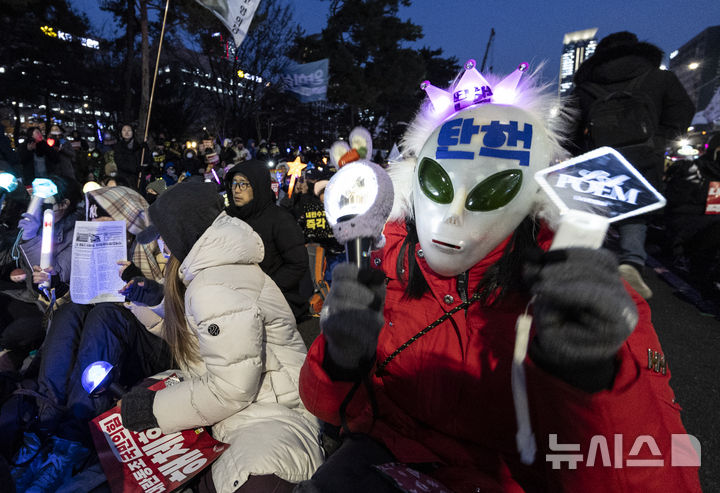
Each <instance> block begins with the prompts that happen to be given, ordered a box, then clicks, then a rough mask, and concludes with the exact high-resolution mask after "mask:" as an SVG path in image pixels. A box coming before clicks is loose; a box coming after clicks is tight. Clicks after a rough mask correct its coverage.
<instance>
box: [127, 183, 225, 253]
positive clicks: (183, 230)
mask: <svg viewBox="0 0 720 493" xmlns="http://www.w3.org/2000/svg"><path fill="white" fill-rule="evenodd" d="M222 210H223V200H222V198H221V197H220V195H218V193H217V191H216V187H215V185H213V184H211V183H181V184H179V185H176V186H174V187H172V188H169V189H168V190H167V191H166V192H165V193H163V194H162V195H160V196H159V197H158V198H157V200H155V202H153V203H152V205H151V206H150V207H149V209H148V212H149V215H150V222H151V226H150V227H149V228H147V229H146V230H145V231H143V232H142V233H141V234H140V235H138V240H139V241H140V242H142V243H147V242H150V241H152V240H154V239H156V238H157V237H158V236H161V237H162V239H163V241H164V242H165V244H167V246H168V248H169V249H170V252H171V253H172V254H173V256H174V257H175V258H177V259H178V260H179V261H180V262H181V263H182V262H183V260H185V257H187V254H188V253H190V250H191V249H192V247H193V245H195V242H196V241H197V240H198V239H199V238H200V237H201V236H202V235H203V233H205V230H207V229H208V228H209V227H210V225H211V224H212V223H213V221H215V219H216V218H217V217H218V216H219V215H220V213H221V212H222Z"/></svg>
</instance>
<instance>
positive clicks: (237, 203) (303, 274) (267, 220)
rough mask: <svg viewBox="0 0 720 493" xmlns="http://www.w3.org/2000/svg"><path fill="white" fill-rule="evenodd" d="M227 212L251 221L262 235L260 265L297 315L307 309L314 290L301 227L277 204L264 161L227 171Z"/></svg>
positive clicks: (247, 163)
mask: <svg viewBox="0 0 720 493" xmlns="http://www.w3.org/2000/svg"><path fill="white" fill-rule="evenodd" d="M225 191H226V192H227V197H228V201H229V204H230V205H229V206H228V208H227V213H228V214H229V215H230V216H232V217H237V218H239V219H242V220H243V221H245V222H246V223H248V224H249V225H250V226H251V227H252V228H253V229H254V230H255V232H256V233H257V234H258V235H260V238H262V241H263V245H264V247H265V257H264V258H263V259H262V261H261V262H260V268H261V269H262V270H263V272H265V273H266V274H267V275H269V276H270V278H272V280H273V281H274V282H275V284H277V286H278V287H279V288H280V291H282V293H283V295H284V296H285V299H286V300H287V302H288V304H289V305H290V308H292V311H293V313H294V314H295V318H296V319H297V320H300V319H302V318H303V317H304V316H306V314H307V313H308V307H309V304H308V299H309V298H310V296H311V294H312V282H311V280H310V267H309V260H308V254H307V250H306V248H305V238H304V236H303V232H302V229H300V226H299V225H298V224H297V222H295V219H294V218H293V217H292V215H291V214H290V213H289V212H287V211H286V210H285V209H283V208H282V207H280V206H277V205H275V193H274V192H273V190H272V187H271V185H270V173H269V172H268V169H267V166H266V165H265V163H263V162H261V161H257V160H251V161H246V162H244V163H241V164H238V165H237V166H235V167H233V168H231V169H230V170H229V171H228V172H227V174H226V175H225Z"/></svg>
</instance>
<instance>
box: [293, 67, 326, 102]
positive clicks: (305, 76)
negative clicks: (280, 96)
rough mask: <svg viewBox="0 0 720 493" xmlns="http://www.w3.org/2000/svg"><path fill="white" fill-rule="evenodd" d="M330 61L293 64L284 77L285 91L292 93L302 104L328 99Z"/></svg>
mask: <svg viewBox="0 0 720 493" xmlns="http://www.w3.org/2000/svg"><path fill="white" fill-rule="evenodd" d="M328 67H329V60H328V59H327V58H323V59H322V60H318V61H316V62H310V63H303V64H292V65H290V66H289V67H288V68H287V70H286V71H285V75H283V76H282V79H283V82H284V83H285V89H286V90H288V91H290V92H292V93H293V94H294V95H295V96H296V97H297V98H298V100H299V101H300V102H301V103H311V102H313V101H325V100H326V99H327V85H328V77H329V76H328Z"/></svg>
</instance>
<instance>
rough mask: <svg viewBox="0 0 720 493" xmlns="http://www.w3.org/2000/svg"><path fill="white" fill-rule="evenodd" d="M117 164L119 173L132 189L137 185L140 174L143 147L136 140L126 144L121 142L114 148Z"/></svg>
mask: <svg viewBox="0 0 720 493" xmlns="http://www.w3.org/2000/svg"><path fill="white" fill-rule="evenodd" d="M113 151H114V153H113V155H114V158H115V164H116V165H117V173H118V175H119V176H122V177H123V178H125V180H127V182H128V183H129V184H130V186H131V187H132V188H135V184H136V183H137V179H138V173H140V154H141V152H142V146H141V145H140V144H138V143H137V142H136V141H135V140H131V141H129V142H126V141H124V140H122V139H121V140H120V141H119V142H118V143H117V144H115V147H114V148H113Z"/></svg>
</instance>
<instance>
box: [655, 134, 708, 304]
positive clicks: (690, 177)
mask: <svg viewBox="0 0 720 493" xmlns="http://www.w3.org/2000/svg"><path fill="white" fill-rule="evenodd" d="M712 182H716V183H717V182H720V134H716V135H715V136H713V137H712V138H711V139H710V141H709V142H708V145H707V149H706V150H705V153H704V154H703V155H702V156H700V157H699V158H698V159H695V160H693V161H689V160H685V161H677V162H675V163H673V164H672V165H671V166H670V167H669V168H668V169H667V171H666V173H665V184H666V187H665V193H664V194H665V198H666V199H667V205H666V206H665V222H666V224H667V233H668V237H669V239H670V243H671V245H672V249H673V252H672V253H673V256H674V257H675V259H674V260H675V261H676V262H678V261H680V263H681V265H682V264H688V263H689V265H687V267H688V269H689V273H690V278H691V279H692V280H693V282H697V283H699V285H700V290H701V292H702V294H703V295H706V296H710V297H712V298H715V299H716V300H720V298H719V295H720V292H719V291H718V289H717V287H715V283H716V282H720V265H719V261H720V257H719V256H718V254H719V252H720V204H713V203H712V196H711V195H710V192H711V188H714V186H712V185H711V183H712ZM715 194H716V195H717V192H715Z"/></svg>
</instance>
